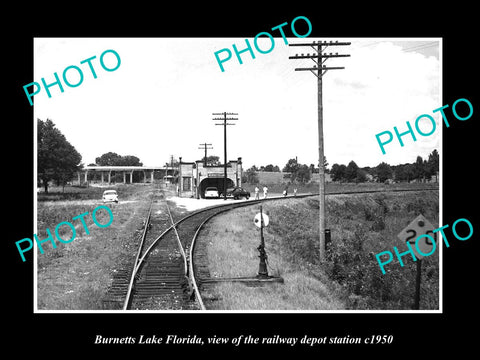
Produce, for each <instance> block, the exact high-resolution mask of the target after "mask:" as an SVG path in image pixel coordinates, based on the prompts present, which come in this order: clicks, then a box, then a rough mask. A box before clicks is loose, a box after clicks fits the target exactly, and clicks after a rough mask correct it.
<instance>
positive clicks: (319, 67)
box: [288, 41, 351, 262]
mask: <svg viewBox="0 0 480 360" xmlns="http://www.w3.org/2000/svg"><path fill="white" fill-rule="evenodd" d="M350 44H351V43H350V42H338V41H335V42H333V41H330V42H327V41H313V42H312V43H301V44H288V45H289V46H310V47H311V48H312V49H313V50H315V52H314V53H312V54H311V55H310V54H309V53H308V54H306V55H304V54H301V55H299V54H296V55H294V56H290V57H289V59H311V60H312V61H313V62H314V63H315V64H316V65H313V67H307V68H296V69H295V71H308V70H309V71H311V72H312V73H313V74H314V75H315V76H316V77H317V80H318V158H319V160H318V173H319V177H320V179H319V193H320V195H319V196H320V199H319V207H320V209H319V210H320V214H319V220H320V262H323V261H324V260H325V252H326V249H325V166H324V158H325V155H324V147H323V98H322V96H323V94H322V92H323V89H322V87H323V84H322V77H323V75H325V73H326V72H327V71H328V70H341V69H345V68H344V67H327V66H325V65H323V64H324V63H325V61H327V60H328V59H330V58H338V57H347V56H350V55H339V54H338V53H335V54H332V53H330V54H327V53H324V50H325V49H326V48H327V47H329V46H344V45H350Z"/></svg>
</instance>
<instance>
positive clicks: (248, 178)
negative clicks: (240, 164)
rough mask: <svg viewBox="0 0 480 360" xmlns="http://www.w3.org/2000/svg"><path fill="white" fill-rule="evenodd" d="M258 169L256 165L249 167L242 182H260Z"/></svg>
mask: <svg viewBox="0 0 480 360" xmlns="http://www.w3.org/2000/svg"><path fill="white" fill-rule="evenodd" d="M257 170H258V169H257V167H256V166H255V165H253V166H252V167H251V168H249V169H247V170H246V171H245V173H244V174H243V178H242V182H247V183H249V184H258V175H257Z"/></svg>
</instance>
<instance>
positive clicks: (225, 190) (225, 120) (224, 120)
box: [212, 112, 238, 200]
mask: <svg viewBox="0 0 480 360" xmlns="http://www.w3.org/2000/svg"><path fill="white" fill-rule="evenodd" d="M212 115H223V118H213V119H212V120H214V121H219V120H221V121H223V123H220V124H215V125H222V126H223V144H224V148H223V158H224V161H223V200H227V126H228V125H235V124H233V123H227V120H238V118H233V117H229V118H227V115H238V114H237V113H227V112H223V113H212Z"/></svg>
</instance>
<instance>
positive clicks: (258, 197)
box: [255, 186, 260, 200]
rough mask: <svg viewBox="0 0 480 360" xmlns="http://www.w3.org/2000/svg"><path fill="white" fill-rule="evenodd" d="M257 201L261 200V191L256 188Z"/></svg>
mask: <svg viewBox="0 0 480 360" xmlns="http://www.w3.org/2000/svg"><path fill="white" fill-rule="evenodd" d="M255 200H260V189H259V188H258V186H255Z"/></svg>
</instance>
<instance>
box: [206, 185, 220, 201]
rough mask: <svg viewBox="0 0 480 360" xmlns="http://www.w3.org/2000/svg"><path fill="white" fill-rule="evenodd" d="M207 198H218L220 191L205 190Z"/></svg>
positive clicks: (211, 188) (215, 189)
mask: <svg viewBox="0 0 480 360" xmlns="http://www.w3.org/2000/svg"><path fill="white" fill-rule="evenodd" d="M205 198H218V190H217V188H216V187H207V188H206V189H205Z"/></svg>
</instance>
